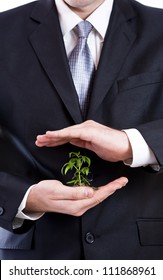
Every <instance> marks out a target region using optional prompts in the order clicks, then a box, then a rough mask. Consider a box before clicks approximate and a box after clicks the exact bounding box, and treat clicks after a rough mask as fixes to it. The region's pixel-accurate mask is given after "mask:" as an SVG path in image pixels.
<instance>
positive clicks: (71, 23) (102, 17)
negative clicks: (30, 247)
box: [13, 0, 159, 227]
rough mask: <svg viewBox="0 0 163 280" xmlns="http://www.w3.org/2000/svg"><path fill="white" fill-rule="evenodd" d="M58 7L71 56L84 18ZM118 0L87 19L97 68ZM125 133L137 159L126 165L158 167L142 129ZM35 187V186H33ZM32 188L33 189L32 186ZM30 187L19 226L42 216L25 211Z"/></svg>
mask: <svg viewBox="0 0 163 280" xmlns="http://www.w3.org/2000/svg"><path fill="white" fill-rule="evenodd" d="M55 2H56V7H57V10H58V14H59V21H60V26H61V30H62V34H63V40H64V43H65V49H66V53H67V56H68V57H69V55H70V53H71V51H72V50H73V49H74V47H75V45H76V44H77V35H76V33H75V31H74V28H75V26H76V25H77V24H78V23H79V22H81V21H82V19H81V18H80V17H79V16H78V15H77V14H75V13H74V12H73V11H72V10H71V9H70V8H69V7H68V5H66V4H65V2H64V0H55ZM113 2H114V0H105V1H104V2H103V3H102V4H101V5H100V6H99V7H98V8H97V9H96V10H95V11H94V12H93V13H92V14H91V15H90V16H89V17H88V18H87V20H88V21H89V22H90V23H91V24H92V25H93V27H94V28H93V29H92V31H91V33H90V34H89V37H88V45H89V48H90V50H91V54H92V57H93V60H94V63H95V67H96V68H97V67H98V62H99V59H100V54H101V50H102V46H103V42H104V38H105V34H106V31H107V27H108V24H109V20H110V15H111V12H112V7H113ZM124 132H125V133H126V134H127V136H128V138H129V141H130V143H131V147H132V152H133V158H132V159H128V160H127V161H126V162H124V163H125V164H127V165H129V166H130V167H140V166H146V165H151V166H152V167H153V168H154V169H156V170H157V169H158V168H159V166H158V163H157V160H156V158H155V156H154V154H153V152H152V150H151V149H150V148H149V146H148V145H147V143H146V141H145V140H144V138H143V137H142V135H141V134H140V132H139V131H138V130H136V129H134V128H131V129H126V130H124ZM31 188H32V186H31ZM31 188H30V189H31ZM30 189H29V190H28V191H27V193H26V194H25V196H24V199H23V200H22V203H21V204H20V206H19V209H18V213H17V216H16V219H15V221H14V224H13V227H18V226H20V225H21V224H22V222H23V219H31V220H35V219H38V218H40V217H41V216H42V214H32V215H31V214H30V215H25V214H24V213H23V212H22V211H23V209H24V208H25V205H26V200H27V196H28V193H29V191H30Z"/></svg>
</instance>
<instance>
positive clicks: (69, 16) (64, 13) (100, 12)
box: [55, 0, 114, 40]
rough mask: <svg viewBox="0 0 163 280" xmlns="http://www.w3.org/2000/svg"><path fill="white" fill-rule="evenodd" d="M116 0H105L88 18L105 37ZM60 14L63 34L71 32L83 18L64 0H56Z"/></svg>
mask: <svg viewBox="0 0 163 280" xmlns="http://www.w3.org/2000/svg"><path fill="white" fill-rule="evenodd" d="M113 2H114V0H105V1H104V2H103V3H102V4H101V5H100V6H99V7H98V8H97V9H96V10H95V11H94V12H93V13H92V14H91V15H90V16H89V17H88V18H87V20H88V21H89V22H90V23H91V24H92V25H93V26H94V28H95V29H96V30H97V32H98V33H99V34H100V36H101V37H102V40H104V38H105V34H106V30H107V27H108V24H109V20H110V15H111V12H112V7H113ZM55 3H56V7H57V10H58V14H59V20H60V25H61V30H62V34H63V36H65V35H66V34H67V33H68V32H70V31H71V30H72V29H73V28H74V27H75V26H76V25H77V24H78V23H79V22H81V21H82V19H81V18H80V17H79V16H78V15H77V14H75V13H74V12H73V11H72V10H71V9H70V8H69V7H68V6H67V5H66V4H65V2H64V1H63V0H55Z"/></svg>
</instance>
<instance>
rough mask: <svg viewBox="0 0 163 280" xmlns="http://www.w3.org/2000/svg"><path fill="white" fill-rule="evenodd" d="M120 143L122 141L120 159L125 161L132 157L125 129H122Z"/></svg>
mask: <svg viewBox="0 0 163 280" xmlns="http://www.w3.org/2000/svg"><path fill="white" fill-rule="evenodd" d="M122 133H123V134H122V137H123V138H122V140H121V141H122V143H123V148H122V158H121V160H122V161H127V160H129V159H131V158H132V157H133V153H132V147H131V143H130V141H129V138H128V136H127V134H126V133H125V131H122Z"/></svg>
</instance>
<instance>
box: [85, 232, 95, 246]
mask: <svg viewBox="0 0 163 280" xmlns="http://www.w3.org/2000/svg"><path fill="white" fill-rule="evenodd" d="M85 240H86V242H87V243H88V244H92V243H93V242H94V241H95V237H94V235H93V234H92V233H90V232H87V233H86V235H85Z"/></svg>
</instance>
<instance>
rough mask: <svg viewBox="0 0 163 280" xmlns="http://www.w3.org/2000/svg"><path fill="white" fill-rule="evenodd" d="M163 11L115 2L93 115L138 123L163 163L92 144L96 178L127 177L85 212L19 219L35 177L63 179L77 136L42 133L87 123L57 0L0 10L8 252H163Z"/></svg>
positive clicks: (1, 216)
mask: <svg viewBox="0 0 163 280" xmlns="http://www.w3.org/2000/svg"><path fill="white" fill-rule="evenodd" d="M162 26H163V10H161V9H155V8H151V7H145V6H143V5H142V4H140V3H138V2H136V1H134V0H115V1H114V5H113V11H112V14H111V19H110V24H109V27H108V30H107V34H106V38H105V41H104V46H103V49H102V53H101V58H100V61H99V65H98V69H97V71H96V74H95V80H94V86H93V90H92V93H91V97H90V104H89V108H88V112H87V117H86V119H89V120H94V121H96V122H99V123H101V124H104V125H106V126H109V127H113V128H115V129H119V130H121V129H127V128H136V129H138V130H139V131H140V133H141V134H142V136H143V137H144V139H145V140H146V142H147V144H148V145H149V146H150V148H151V149H152V150H153V152H154V154H155V156H156V158H157V160H158V162H159V165H160V171H159V172H155V171H153V169H152V168H151V167H140V168H130V167H128V166H125V165H124V164H123V163H122V162H117V163H111V162H106V161H103V160H102V159H100V158H98V157H97V156H96V155H95V154H94V153H92V152H90V151H86V150H84V151H82V150H81V152H82V153H84V154H85V155H87V156H89V157H90V158H91V160H92V174H93V185H94V186H101V185H104V184H106V183H108V182H109V181H112V180H114V179H115V178H118V177H119V176H126V177H127V178H128V179H129V183H128V185H127V186H126V187H125V188H123V189H121V190H119V191H117V192H116V193H115V194H113V195H112V196H110V197H109V198H108V199H106V200H105V201H104V202H102V203H101V204H99V205H98V206H96V207H94V208H93V209H91V210H89V211H87V212H86V213H85V214H84V215H83V216H81V217H73V216H69V215H63V214H58V213H46V214H45V215H44V216H43V217H42V218H40V219H39V220H37V221H36V222H32V221H25V222H24V224H23V226H22V227H21V228H19V229H17V230H13V227H12V223H13V220H14V217H15V215H16V213H17V209H18V206H19V205H20V202H21V201H22V198H23V196H24V194H25V192H26V191H27V189H28V188H29V186H31V185H32V184H35V183H38V182H39V181H41V180H44V179H46V180H47V179H57V180H60V181H62V182H63V183H64V184H65V182H66V181H67V178H64V177H62V175H61V172H60V170H61V167H62V165H63V164H64V163H65V162H66V161H67V157H68V153H69V152H71V151H78V150H79V149H78V148H76V147H73V146H71V145H69V144H66V145H63V146H60V147H55V148H46V147H45V148H38V147H36V145H35V139H36V136H37V135H38V134H43V133H45V132H46V131H47V130H57V129H61V128H64V127H68V126H71V125H74V124H79V123H81V122H82V121H83V119H82V115H81V112H80V107H79V102H78V97H77V94H76V91H75V87H74V84H73V81H72V77H71V74H70V69H69V65H68V59H67V56H66V53H65V48H64V42H63V37H62V34H61V29H60V24H59V19H58V14H57V10H56V6H55V1H53V0H40V1H36V2H32V3H29V4H26V5H24V6H21V7H18V8H15V9H12V10H10V11H6V12H3V13H1V14H0V42H1V47H0V149H1V151H0V226H1V228H0V258H1V259H38V260H39V259H58V260H60V259H70V260H72V259H108V260H109V259H163V173H162V170H163V28H162Z"/></svg>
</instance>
